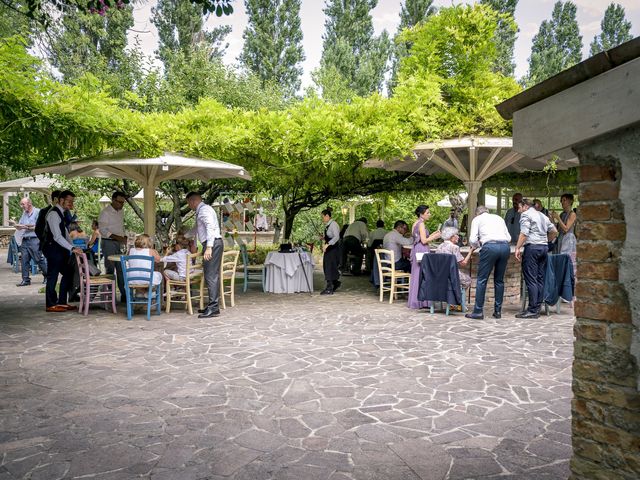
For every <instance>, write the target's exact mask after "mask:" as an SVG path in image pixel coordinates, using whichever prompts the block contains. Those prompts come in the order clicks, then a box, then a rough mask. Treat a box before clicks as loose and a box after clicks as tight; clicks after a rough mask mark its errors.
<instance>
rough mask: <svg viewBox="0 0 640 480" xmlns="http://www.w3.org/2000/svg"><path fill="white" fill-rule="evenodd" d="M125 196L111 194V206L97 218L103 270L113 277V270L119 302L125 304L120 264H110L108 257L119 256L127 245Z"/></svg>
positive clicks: (120, 193) (119, 193) (118, 193)
mask: <svg viewBox="0 0 640 480" xmlns="http://www.w3.org/2000/svg"><path fill="white" fill-rule="evenodd" d="M126 201H127V196H126V195H125V194H124V193H122V192H113V194H112V195H111V204H109V205H107V206H106V207H104V209H103V210H102V211H101V212H100V216H99V217H98V225H99V226H100V228H99V231H100V235H101V237H102V256H103V257H104V269H105V271H106V273H107V274H110V275H113V271H114V268H115V271H116V279H117V281H118V290H120V301H121V302H122V303H125V302H126V301H127V300H126V296H125V291H124V276H123V274H122V265H121V264H120V262H112V261H111V260H109V258H108V257H109V255H120V254H121V253H122V249H123V247H125V246H126V245H127V237H126V235H125V233H124V210H123V209H122V208H123V207H124V204H125V202H126Z"/></svg>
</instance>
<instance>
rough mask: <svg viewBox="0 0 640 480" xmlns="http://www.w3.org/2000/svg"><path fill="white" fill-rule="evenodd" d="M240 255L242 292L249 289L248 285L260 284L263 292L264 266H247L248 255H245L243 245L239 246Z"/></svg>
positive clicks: (245, 247)
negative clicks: (242, 280)
mask: <svg viewBox="0 0 640 480" xmlns="http://www.w3.org/2000/svg"><path fill="white" fill-rule="evenodd" d="M240 253H241V254H242V265H243V267H242V276H243V278H244V285H243V286H242V292H243V293H244V292H246V291H247V290H248V289H249V284H250V283H260V284H261V285H262V291H263V292H264V275H265V270H264V265H249V254H248V253H247V246H246V245H244V244H243V245H240Z"/></svg>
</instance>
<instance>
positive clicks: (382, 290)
mask: <svg viewBox="0 0 640 480" xmlns="http://www.w3.org/2000/svg"><path fill="white" fill-rule="evenodd" d="M383 299H384V277H383V278H380V301H381V302H382V301H383Z"/></svg>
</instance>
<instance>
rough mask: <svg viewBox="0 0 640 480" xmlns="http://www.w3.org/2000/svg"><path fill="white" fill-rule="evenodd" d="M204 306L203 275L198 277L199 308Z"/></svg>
mask: <svg viewBox="0 0 640 480" xmlns="http://www.w3.org/2000/svg"><path fill="white" fill-rule="evenodd" d="M203 308H204V275H203V276H201V277H200V310H202V309H203Z"/></svg>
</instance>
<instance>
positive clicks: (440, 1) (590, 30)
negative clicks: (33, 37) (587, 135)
mask: <svg viewBox="0 0 640 480" xmlns="http://www.w3.org/2000/svg"><path fill="white" fill-rule="evenodd" d="M573 1H574V3H575V4H576V5H577V7H578V13H577V19H578V24H579V25H580V34H581V35H582V43H583V46H584V49H583V59H584V58H586V57H587V56H588V54H589V44H590V43H591V41H592V40H593V37H594V35H596V34H598V33H600V22H601V20H602V17H603V15H604V11H605V9H606V7H607V5H609V4H610V3H611V0H573ZM324 3H325V2H324V1H323V0H302V8H301V12H300V16H301V21H302V33H303V35H304V39H303V47H304V53H305V57H306V60H305V61H304V63H303V65H302V66H303V69H304V73H303V76H302V89H303V90H304V88H306V87H307V86H310V85H311V84H312V81H311V72H312V71H313V70H314V69H315V68H317V67H318V65H319V64H320V57H321V56H322V34H323V33H324V20H325V16H324V13H323V11H322V9H323V7H324ZM401 3H404V2H401V1H400V0H379V2H378V6H377V7H376V8H375V9H374V10H373V11H372V17H373V25H374V28H375V31H376V34H379V33H380V32H382V31H383V30H384V29H386V30H387V31H388V32H389V33H390V34H391V36H393V34H395V32H396V29H397V27H398V24H399V23H400V5H401ZM452 3H454V2H452V1H451V0H450V1H446V0H435V1H434V5H437V6H449V5H451V4H452ZM455 3H458V2H455ZM464 3H472V2H464ZM554 3H555V0H519V2H518V7H517V9H516V22H517V24H518V27H519V28H520V32H519V33H518V39H517V40H516V45H515V52H514V54H515V62H516V78H520V77H522V76H523V75H524V74H525V73H526V72H527V68H528V62H527V59H528V58H529V55H530V53H531V40H532V39H533V36H534V35H535V34H536V33H537V32H538V28H539V27H540V23H541V22H542V21H543V20H547V19H549V18H551V12H552V10H553V5H554ZM616 3H619V4H620V5H622V6H623V7H624V8H625V12H626V17H627V20H629V21H631V24H632V27H631V33H632V35H633V36H634V37H636V36H638V35H640V0H617V1H616ZM155 4H156V0H146V2H144V3H141V4H138V5H137V6H136V7H135V12H134V17H135V26H134V30H136V31H137V32H135V31H134V32H131V34H130V40H131V39H132V38H134V37H135V36H137V37H138V38H139V40H140V43H141V46H142V48H143V49H144V51H145V53H146V54H147V55H149V56H150V57H153V56H154V51H155V50H156V48H157V43H158V40H157V33H156V29H155V27H154V26H153V24H152V23H151V21H150V20H149V19H150V16H151V7H152V6H154V5H155ZM206 25H207V26H208V27H209V28H211V27H213V26H215V25H231V27H232V29H233V30H232V32H231V34H229V36H228V37H227V41H228V43H229V48H228V49H227V53H226V55H225V57H224V60H225V62H226V63H227V64H230V65H233V64H236V63H237V58H238V55H239V54H240V52H241V50H242V44H243V40H242V33H243V31H244V29H245V27H246V25H247V15H246V13H245V8H244V1H243V0H235V1H234V13H233V15H231V16H229V17H226V16H223V17H220V18H218V17H216V16H215V15H211V16H210V17H209V18H208V20H207V22H206ZM138 32H143V33H138Z"/></svg>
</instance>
